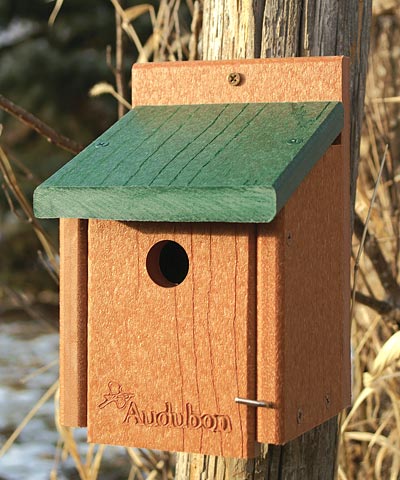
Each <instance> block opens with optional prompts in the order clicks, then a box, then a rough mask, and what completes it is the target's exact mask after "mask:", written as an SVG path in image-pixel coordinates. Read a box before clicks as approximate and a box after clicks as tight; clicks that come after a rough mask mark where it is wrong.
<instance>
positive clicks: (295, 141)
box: [287, 138, 303, 145]
mask: <svg viewBox="0 0 400 480" xmlns="http://www.w3.org/2000/svg"><path fill="white" fill-rule="evenodd" d="M287 143H288V145H299V144H300V143H303V139H302V138H289V140H288V141H287Z"/></svg>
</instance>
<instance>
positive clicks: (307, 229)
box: [257, 145, 351, 444]
mask: <svg viewBox="0 0 400 480" xmlns="http://www.w3.org/2000/svg"><path fill="white" fill-rule="evenodd" d="M333 179H335V181H333ZM348 186H349V168H348V165H346V164H345V163H344V162H343V156H342V146H341V145H333V146H332V147H331V148H330V149H329V150H328V152H327V153H326V154H325V155H324V157H323V158H322V159H321V160H320V161H319V162H318V163H317V164H316V165H315V167H314V168H313V169H312V171H311V173H310V175H309V176H308V177H307V178H306V179H305V180H304V181H303V183H302V184H301V185H300V187H299V188H298V189H297V191H296V192H295V193H294V195H293V197H292V198H290V199H289V201H288V203H287V205H285V207H284V208H283V209H282V211H281V212H280V213H279V214H278V216H277V218H276V219H275V220H274V221H273V222H272V223H270V224H264V225H258V238H257V258H258V265H257V292H258V293H257V305H258V306H257V335H258V352H257V355H258V360H257V368H258V375H257V378H258V380H257V398H262V399H264V400H266V401H269V402H272V403H273V404H274V405H275V408H272V409H261V408H260V409H258V423H257V440H258V441H259V442H262V443H274V444H277V443H278V444H279V443H286V442H287V441H289V440H291V439H293V438H295V437H297V436H298V435H300V434H302V433H304V432H306V431H308V430H310V429H312V428H314V427H315V426H317V425H318V424H320V423H322V422H324V421H326V420H327V419H328V418H330V417H332V416H334V415H336V414H338V413H339V412H340V411H341V410H342V409H343V408H344V407H345V406H347V405H349V404H350V402H351V398H350V354H349V353H350V352H349V347H350V343H349V331H348V328H349V300H350V285H349V280H350V262H349V259H350V229H349V225H350V219H349V212H350V192H349V191H348ZM304 212H307V214H305V213H304Z"/></svg>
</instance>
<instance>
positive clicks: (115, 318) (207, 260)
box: [88, 220, 255, 457]
mask: <svg viewBox="0 0 400 480" xmlns="http://www.w3.org/2000/svg"><path fill="white" fill-rule="evenodd" d="M89 224H90V226H89V356H88V382H89V392H88V430H89V439H90V441H91V442H96V443H109V444H118V445H126V446H128V445H129V446H135V447H144V448H155V449H161V450H171V451H189V452H198V453H206V454H213V455H223V456H233V457H248V456H253V455H254V454H255V411H254V408H251V407H247V406H245V405H239V404H238V403H236V402H235V397H244V398H255V397H254V396H255V248H254V247H255V245H254V244H255V233H254V230H255V227H254V226H252V225H240V226H239V225H223V224H154V223H132V222H114V221H101V220H100V221H99V220H91V221H90V222H89ZM165 241H168V242H175V243H176V244H178V245H179V246H180V247H181V248H182V249H183V250H184V252H185V253H186V254H187V258H188V262H189V263H188V265H189V268H188V271H187V275H186V278H184V279H183V280H182V281H181V283H179V284H178V285H171V284H168V283H167V284H165V283H164V284H163V281H165V279H166V278H167V279H168V278H169V277H168V275H169V273H168V265H167V264H164V263H163V262H164V260H165V259H164V260H161V254H160V256H159V257H157V256H156V257H154V258H153V257H152V255H153V253H154V251H156V253H157V248H160V245H161V246H162V245H164V244H163V243H160V242H165ZM154 248H155V250H154ZM163 248H164V247H163ZM161 251H162V252H163V251H164V250H161ZM152 252H153V253H152ZM167 260H168V259H167ZM157 262H158V263H157ZM157 267H159V268H158V270H157ZM173 270H174V269H173ZM175 270H176V269H175ZM169 279H170V280H173V279H172V278H169ZM177 280H179V279H177ZM170 283H173V282H172V281H171V282H170Z"/></svg>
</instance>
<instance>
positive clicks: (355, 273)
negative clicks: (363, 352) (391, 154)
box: [350, 144, 389, 318]
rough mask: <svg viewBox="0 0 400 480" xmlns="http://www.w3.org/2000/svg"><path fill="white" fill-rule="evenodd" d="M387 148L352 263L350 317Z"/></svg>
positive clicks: (387, 146) (386, 149)
mask: <svg viewBox="0 0 400 480" xmlns="http://www.w3.org/2000/svg"><path fill="white" fill-rule="evenodd" d="M388 148H389V145H387V144H386V147H385V152H384V154H383V158H382V162H381V166H380V169H379V173H378V178H377V179H376V182H375V187H374V191H373V193H372V198H371V203H370V206H369V209H368V213H367V218H366V220H365V225H364V231H363V233H362V236H361V241H360V247H359V249H358V253H357V257H356V261H355V263H354V276H353V292H352V298H351V309H350V318H352V317H353V310H354V304H355V301H356V299H355V297H356V280H357V273H358V269H359V267H360V259H361V255H362V252H363V249H364V243H365V239H366V236H367V233H368V223H369V220H370V218H371V212H372V207H373V206H374V203H375V198H376V194H377V191H378V186H379V182H380V180H381V176H382V172H383V167H384V166H385V161H386V154H387V151H388Z"/></svg>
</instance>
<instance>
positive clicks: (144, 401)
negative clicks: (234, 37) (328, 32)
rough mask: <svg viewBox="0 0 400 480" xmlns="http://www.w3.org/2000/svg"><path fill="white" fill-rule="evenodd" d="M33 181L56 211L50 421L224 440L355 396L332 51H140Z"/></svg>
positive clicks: (133, 433) (142, 435) (184, 443)
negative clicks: (117, 108) (281, 54)
mask: <svg viewBox="0 0 400 480" xmlns="http://www.w3.org/2000/svg"><path fill="white" fill-rule="evenodd" d="M132 86H133V105H134V108H133V109H132V110H131V111H129V112H128V113H127V114H126V115H125V116H124V117H123V118H121V119H120V120H119V121H118V122H117V123H116V124H114V125H113V126H112V127H111V128H110V129H109V130H107V131H106V132H105V133H104V134H102V135H101V136H100V137H99V138H98V139H97V140H95V141H94V142H93V143H92V144H91V145H89V146H88V147H87V148H86V149H85V150H83V151H82V152H81V153H80V154H79V155H77V156H76V157H75V158H74V159H73V160H72V161H70V162H69V163H68V164H66V165H65V166H64V167H63V168H61V170H59V171H58V172H57V173H55V174H54V175H53V176H52V177H51V178H49V179H48V180H47V181H45V182H44V183H43V184H42V185H40V186H39V187H38V188H37V190H36V191H35V197H34V207H35V213H36V216H37V217H38V218H60V226H61V229H60V248H61V250H60V261H61V285H60V296H61V313H60V328H61V356H60V386H61V423H62V424H63V425H66V426H87V427H88V439H89V441H90V442H96V443H105V444H116V445H124V446H133V447H143V448H155V449H160V450H170V451H185V452H198V453H204V454H212V455H223V456H230V457H252V456H254V455H255V454H256V453H257V445H258V443H273V444H282V443H286V442H287V441H289V440H291V439H293V438H295V437H296V436H298V435H300V434H302V433H304V432H306V431H307V430H310V429H312V428H314V427H315V426H317V425H318V424H320V423H322V422H324V421H326V420H327V419H329V418H330V417H332V416H334V415H336V414H337V413H338V412H339V411H340V410H341V409H343V408H344V407H346V406H347V405H348V404H349V403H350V353H349V343H350V342H349V330H350V328H349V298H350V293H349V292H350V287H349V277H350V275H349V259H350V218H349V212H350V194H349V183H350V182H349V97H348V95H349V94H348V92H349V86H348V60H347V59H345V58H343V57H326V58H307V59H304V58H290V59H269V60H232V61H218V62H176V63H160V64H147V65H135V66H134V68H133V77H132Z"/></svg>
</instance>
